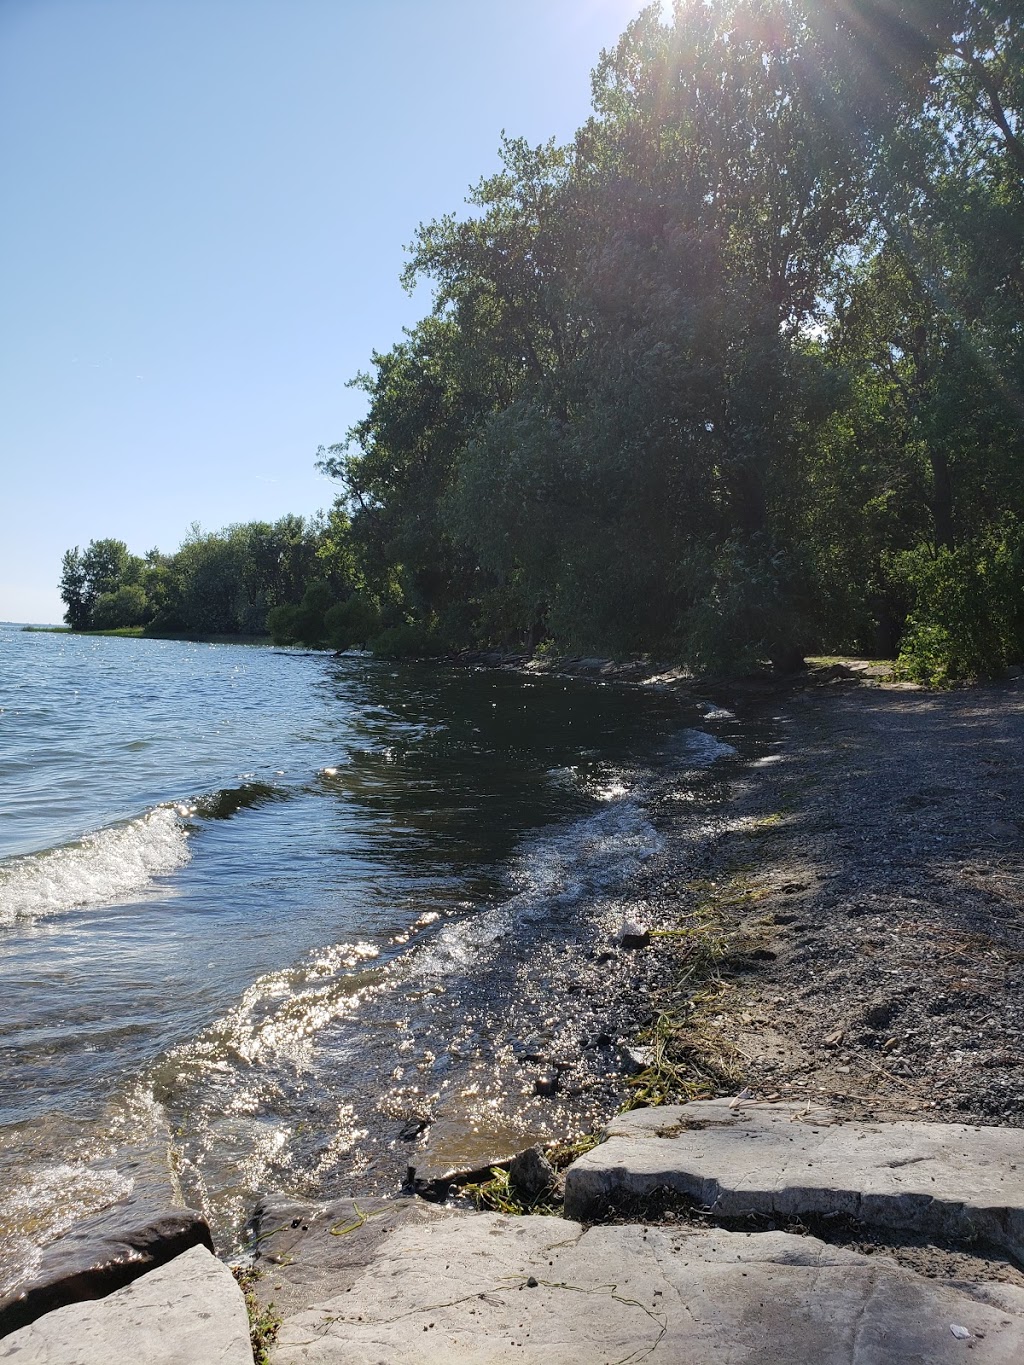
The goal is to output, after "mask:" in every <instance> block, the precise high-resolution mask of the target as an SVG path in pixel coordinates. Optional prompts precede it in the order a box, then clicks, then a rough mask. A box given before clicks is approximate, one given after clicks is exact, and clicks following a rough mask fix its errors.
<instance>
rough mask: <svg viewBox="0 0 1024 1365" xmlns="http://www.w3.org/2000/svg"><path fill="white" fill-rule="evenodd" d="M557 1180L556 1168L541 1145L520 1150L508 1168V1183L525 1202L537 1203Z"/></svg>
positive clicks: (552, 1187)
mask: <svg viewBox="0 0 1024 1365" xmlns="http://www.w3.org/2000/svg"><path fill="white" fill-rule="evenodd" d="M557 1182H558V1177H557V1176H556V1175H555V1168H554V1167H553V1166H552V1164H551V1162H550V1161H549V1160H548V1159H547V1157H546V1156H545V1155H544V1153H543V1152H542V1151H541V1149H540V1148H539V1147H530V1148H528V1149H527V1150H526V1151H525V1152H520V1153H519V1155H518V1156H517V1157H516V1158H515V1160H514V1161H513V1162H512V1164H511V1166H509V1168H508V1183H509V1184H510V1185H511V1187H512V1189H513V1190H514V1192H515V1193H516V1194H517V1195H518V1196H519V1198H520V1199H521V1200H522V1201H523V1202H524V1203H525V1204H536V1203H537V1201H538V1200H539V1199H542V1198H543V1197H544V1195H545V1194H547V1193H548V1191H549V1190H552V1189H554V1187H555V1185H556V1184H557Z"/></svg>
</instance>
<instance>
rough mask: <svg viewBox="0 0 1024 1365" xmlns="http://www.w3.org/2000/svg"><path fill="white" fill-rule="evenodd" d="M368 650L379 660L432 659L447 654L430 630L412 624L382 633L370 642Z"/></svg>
mask: <svg viewBox="0 0 1024 1365" xmlns="http://www.w3.org/2000/svg"><path fill="white" fill-rule="evenodd" d="M370 648H371V649H372V650H373V652H374V654H376V655H377V657H378V658H380V659H433V658H437V657H438V655H440V654H444V653H446V652H447V651H446V649H445V646H444V642H443V641H442V640H441V639H440V638H439V637H438V636H437V635H436V634H435V633H434V632H433V631H432V630H430V629H429V628H428V627H427V626H424V625H420V624H418V623H414V622H406V623H405V624H403V625H400V626H391V627H390V628H389V629H388V630H385V631H382V632H381V634H380V635H378V636H376V637H375V638H374V639H373V640H371V641H370Z"/></svg>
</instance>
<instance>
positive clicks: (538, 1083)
mask: <svg viewBox="0 0 1024 1365" xmlns="http://www.w3.org/2000/svg"><path fill="white" fill-rule="evenodd" d="M560 1081H561V1077H560V1076H559V1074H558V1072H557V1071H546V1072H545V1073H544V1075H542V1076H538V1077H536V1079H535V1080H534V1082H533V1092H534V1094H535V1095H557V1093H558V1086H559V1082H560Z"/></svg>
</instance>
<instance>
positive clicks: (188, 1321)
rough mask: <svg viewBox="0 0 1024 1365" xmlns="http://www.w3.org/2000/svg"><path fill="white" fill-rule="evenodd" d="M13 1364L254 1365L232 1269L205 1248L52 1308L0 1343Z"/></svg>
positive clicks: (1, 1358)
mask: <svg viewBox="0 0 1024 1365" xmlns="http://www.w3.org/2000/svg"><path fill="white" fill-rule="evenodd" d="M0 1361H4V1362H8V1361H9V1362H10V1363H11V1365H122V1362H123V1365H128V1363H129V1362H132V1363H133V1365H252V1348H251V1346H250V1344H249V1320H248V1316H247V1314H246V1310H245V1301H244V1299H243V1298H242V1291H241V1290H240V1289H239V1287H238V1285H237V1284H235V1281H234V1278H233V1276H232V1274H231V1271H230V1270H229V1269H228V1268H227V1266H226V1265H224V1264H223V1262H221V1261H218V1260H217V1258H216V1256H214V1255H213V1254H212V1253H211V1252H209V1251H208V1250H207V1249H206V1247H204V1246H195V1247H192V1249H191V1250H190V1251H186V1252H184V1253H183V1254H182V1255H181V1256H176V1257H175V1258H174V1260H173V1261H168V1262H167V1264H166V1265H163V1266H161V1267H160V1268H159V1269H158V1270H151V1271H150V1272H149V1274H147V1275H143V1276H142V1277H141V1278H140V1279H137V1280H134V1281H133V1282H132V1283H131V1284H129V1285H127V1286H126V1287H125V1288H124V1289H119V1290H117V1292H116V1293H114V1294H109V1295H108V1296H107V1297H106V1298H103V1299H94V1300H87V1301H85V1302H83V1303H72V1304H68V1305H67V1306H66V1307H64V1308H57V1309H54V1311H53V1312H52V1313H47V1314H45V1315H44V1316H43V1317H41V1318H39V1319H38V1320H37V1321H36V1322H33V1323H32V1324H30V1326H28V1327H22V1328H20V1329H19V1330H18V1331H17V1332H13V1333H12V1334H11V1335H10V1336H8V1337H5V1338H4V1339H3V1341H0Z"/></svg>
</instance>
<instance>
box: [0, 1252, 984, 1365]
mask: <svg viewBox="0 0 1024 1365" xmlns="http://www.w3.org/2000/svg"><path fill="white" fill-rule="evenodd" d="M961 1318H963V1319H964V1320H965V1321H967V1320H968V1319H967V1318H966V1317H965V1315H963V1314H961ZM0 1361H11V1362H12V1365H122V1362H124V1365H128V1362H131V1363H132V1365H207V1363H209V1365H213V1362H216V1365H252V1348H251V1346H250V1344H249V1318H248V1314H247V1313H246V1308H245V1300H244V1298H243V1297H242V1291H241V1290H240V1289H239V1287H238V1285H237V1284H236V1283H235V1281H234V1277H233V1276H232V1274H231V1271H230V1270H228V1268H227V1266H226V1265H224V1264H223V1263H222V1262H221V1261H218V1260H217V1258H216V1256H213V1255H211V1253H210V1252H209V1251H207V1249H206V1248H205V1247H201V1246H196V1247H192V1248H191V1250H189V1251H186V1252H184V1253H183V1254H182V1255H181V1256H177V1257H175V1259H174V1260H172V1261H169V1262H168V1263H167V1264H166V1265H163V1266H160V1267H159V1268H158V1269H157V1270H153V1271H151V1272H150V1273H149V1274H148V1275H143V1276H141V1278H139V1279H137V1280H135V1281H134V1282H133V1283H132V1284H129V1285H127V1286H126V1287H125V1288H123V1289H118V1290H117V1291H116V1292H115V1293H113V1294H109V1295H108V1296H107V1297H106V1298H104V1299H98V1300H95V1301H90V1302H85V1303H74V1304H68V1305H67V1306H66V1307H64V1308H57V1309H55V1310H54V1311H53V1312H52V1313H47V1314H46V1316H45V1317H42V1318H39V1320H38V1321H36V1322H33V1323H32V1324H30V1325H29V1326H28V1327H22V1328H21V1329H20V1330H18V1331H17V1332H14V1333H13V1334H12V1335H11V1336H9V1337H6V1338H5V1339H4V1340H3V1341H2V1342H0Z"/></svg>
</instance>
